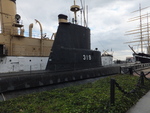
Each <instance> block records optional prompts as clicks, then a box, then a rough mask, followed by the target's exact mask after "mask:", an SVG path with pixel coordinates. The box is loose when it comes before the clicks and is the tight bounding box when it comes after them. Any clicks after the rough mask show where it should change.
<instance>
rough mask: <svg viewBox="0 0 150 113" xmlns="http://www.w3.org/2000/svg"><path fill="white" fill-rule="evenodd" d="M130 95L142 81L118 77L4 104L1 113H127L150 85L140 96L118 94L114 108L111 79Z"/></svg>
mask: <svg viewBox="0 0 150 113" xmlns="http://www.w3.org/2000/svg"><path fill="white" fill-rule="evenodd" d="M112 77H113V78H114V79H115V80H116V82H117V83H119V85H120V86H121V87H122V88H123V89H125V90H126V91H127V92H128V91H130V90H132V89H134V88H135V87H136V84H137V81H138V79H139V78H138V77H136V76H129V75H116V76H111V77H106V78H102V79H100V80H98V81H96V82H94V83H88V84H85V85H79V86H72V87H67V88H63V89H55V90H51V91H47V92H41V93H35V94H32V95H27V96H22V97H19V98H16V99H12V100H8V101H5V102H0V111H1V113H125V112H126V111H127V110H128V109H129V108H130V107H131V106H133V105H134V104H135V103H136V102H137V101H138V100H139V99H140V98H141V97H142V96H143V95H144V94H145V93H147V92H148V91H149V89H150V82H149V81H145V87H142V88H141V89H139V90H138V92H137V93H134V94H130V95H125V94H123V93H122V92H120V91H119V90H118V89H117V88H116V90H115V105H114V106H110V79H111V78H112Z"/></svg>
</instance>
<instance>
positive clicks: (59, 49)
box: [46, 1, 101, 71]
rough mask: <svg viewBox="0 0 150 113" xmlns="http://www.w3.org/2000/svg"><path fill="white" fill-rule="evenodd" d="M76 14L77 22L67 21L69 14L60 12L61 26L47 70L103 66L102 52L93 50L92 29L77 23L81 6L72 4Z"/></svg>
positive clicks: (72, 9)
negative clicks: (77, 14)
mask: <svg viewBox="0 0 150 113" xmlns="http://www.w3.org/2000/svg"><path fill="white" fill-rule="evenodd" d="M70 10H71V11H73V12H74V15H75V24H74V23H70V22H68V21H67V18H68V17H67V16H66V15H64V14H60V15H59V16H58V19H59V27H58V30H57V33H56V37H55V40H54V43H53V46H52V49H51V51H52V52H51V53H50V56H49V60H48V63H47V67H46V70H51V71H64V70H75V69H88V68H95V67H100V66H101V53H100V51H97V50H91V45H90V44H91V42H90V29H89V28H88V27H85V26H81V25H77V16H76V13H77V11H79V10H80V7H79V6H78V5H76V4H75V1H74V5H73V6H71V9H70Z"/></svg>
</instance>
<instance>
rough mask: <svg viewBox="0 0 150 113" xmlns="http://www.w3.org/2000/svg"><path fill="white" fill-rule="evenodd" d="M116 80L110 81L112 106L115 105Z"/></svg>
mask: <svg viewBox="0 0 150 113" xmlns="http://www.w3.org/2000/svg"><path fill="white" fill-rule="evenodd" d="M115 82H116V81H115V79H111V81H110V104H111V105H114V104H115Z"/></svg>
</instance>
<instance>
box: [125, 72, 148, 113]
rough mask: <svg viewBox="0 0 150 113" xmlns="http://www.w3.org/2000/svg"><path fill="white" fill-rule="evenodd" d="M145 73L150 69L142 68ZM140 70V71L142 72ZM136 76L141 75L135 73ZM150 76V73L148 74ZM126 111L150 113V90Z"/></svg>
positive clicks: (128, 112) (129, 112) (130, 112)
mask: <svg viewBox="0 0 150 113" xmlns="http://www.w3.org/2000/svg"><path fill="white" fill-rule="evenodd" d="M142 71H143V72H144V73H145V74H146V73H148V72H150V69H145V70H142ZM140 72H141V71H139V72H138V73H140ZM134 75H135V76H139V75H137V74H135V73H134ZM146 77H147V78H150V74H148V75H147V76H146ZM126 113H150V91H149V92H148V93H147V94H146V95H144V96H143V97H142V98H141V99H140V100H139V101H138V102H137V103H136V104H135V105H134V106H132V107H131V108H130V109H129V110H128V111H127V112H126Z"/></svg>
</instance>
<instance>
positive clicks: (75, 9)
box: [70, 0, 80, 24]
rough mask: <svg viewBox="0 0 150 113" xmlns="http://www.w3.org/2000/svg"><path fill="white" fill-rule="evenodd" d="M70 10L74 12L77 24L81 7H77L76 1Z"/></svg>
mask: <svg viewBox="0 0 150 113" xmlns="http://www.w3.org/2000/svg"><path fill="white" fill-rule="evenodd" d="M70 10H71V11H72V12H74V17H75V24H77V12H78V11H79V10H80V6H78V5H76V1H75V0H74V5H72V6H71V8H70Z"/></svg>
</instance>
